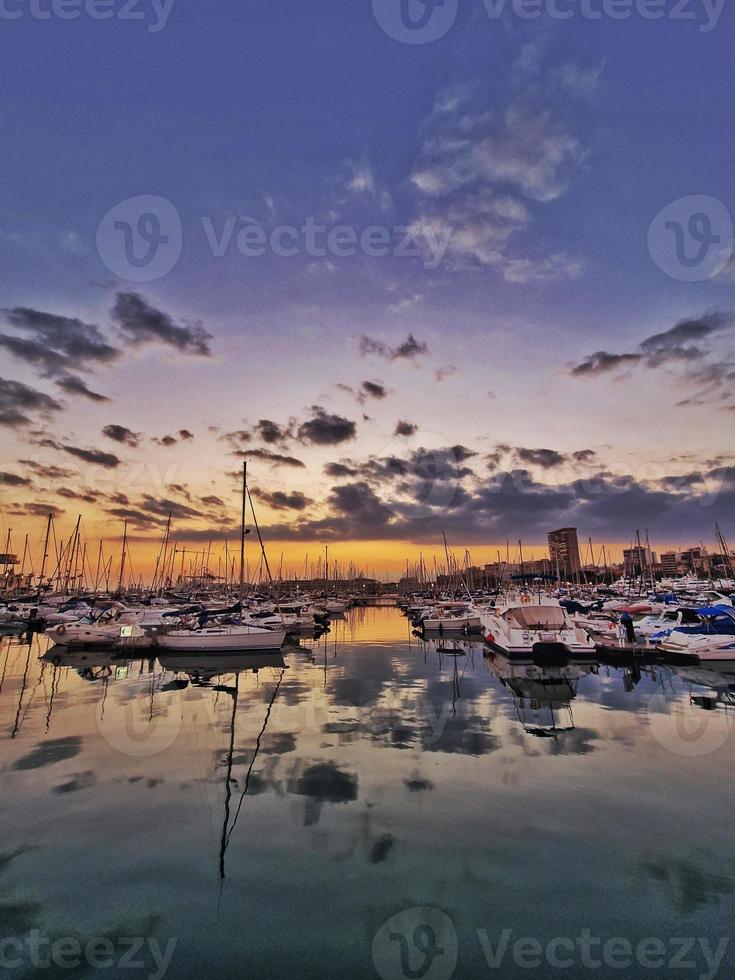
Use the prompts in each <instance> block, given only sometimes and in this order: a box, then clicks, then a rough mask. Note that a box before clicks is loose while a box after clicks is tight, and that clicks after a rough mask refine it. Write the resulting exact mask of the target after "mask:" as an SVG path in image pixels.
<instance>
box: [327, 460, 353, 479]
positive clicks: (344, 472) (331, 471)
mask: <svg viewBox="0 0 735 980" xmlns="http://www.w3.org/2000/svg"><path fill="white" fill-rule="evenodd" d="M324 472H325V473H326V474H327V476H333V477H335V478H336V479H338V480H339V479H342V478H344V477H350V476H357V474H358V473H359V470H358V469H357V468H356V467H354V466H351V465H350V464H349V463H327V464H326V465H325V467H324Z"/></svg>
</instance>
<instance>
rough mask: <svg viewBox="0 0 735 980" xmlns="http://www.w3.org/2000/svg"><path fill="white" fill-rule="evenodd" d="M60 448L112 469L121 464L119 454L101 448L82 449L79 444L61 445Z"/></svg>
mask: <svg viewBox="0 0 735 980" xmlns="http://www.w3.org/2000/svg"><path fill="white" fill-rule="evenodd" d="M58 448H59V449H61V450H62V451H63V452H65V453H68V454H69V455H70V456H75V457H76V458H77V459H81V460H83V461H84V462H85V463H91V464H92V465H93V466H104V467H105V468H106V469H110V470H111V469H114V468H115V467H116V466H119V465H120V460H119V459H118V457H117V456H115V455H114V454H113V453H105V452H103V451H102V450H100V449H80V448H79V446H59V447H58Z"/></svg>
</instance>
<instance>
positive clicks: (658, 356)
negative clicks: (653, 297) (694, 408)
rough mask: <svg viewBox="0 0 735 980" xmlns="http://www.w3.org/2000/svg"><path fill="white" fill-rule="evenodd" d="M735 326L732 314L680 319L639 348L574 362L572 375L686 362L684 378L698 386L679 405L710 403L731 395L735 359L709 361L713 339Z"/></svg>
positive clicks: (606, 352)
mask: <svg viewBox="0 0 735 980" xmlns="http://www.w3.org/2000/svg"><path fill="white" fill-rule="evenodd" d="M734 325H735V316H733V314H732V313H729V312H728V313H724V312H718V311H715V312H710V313H705V314H703V315H702V316H701V317H697V318H694V319H686V320H680V321H679V322H678V323H677V324H675V326H673V327H671V328H670V329H669V330H664V331H662V332H661V333H656V334H653V335H652V336H650V337H647V338H646V339H645V340H643V341H641V343H640V344H639V345H638V347H637V349H635V350H633V351H629V352H623V353H620V354H614V353H609V352H608V351H604V350H601V351H596V352H595V353H594V354H590V355H589V356H588V357H586V358H585V359H584V360H583V361H581V362H580V363H579V364H576V365H574V366H573V367H572V368H571V370H570V374H571V375H572V377H577V378H580V377H581V378H584V377H598V376H600V375H604V374H610V373H613V372H615V371H618V370H619V369H620V368H622V367H626V366H633V365H641V366H642V367H645V368H649V369H656V368H660V367H668V366H676V365H682V366H683V368H684V370H683V371H682V372H681V376H680V381H681V382H683V383H684V384H686V385H688V386H689V387H690V388H692V389H694V394H693V395H692V396H687V397H686V398H683V399H682V400H680V401H679V402H678V405H679V406H686V405H697V404H699V405H701V404H706V403H707V401H708V400H709V399H710V398H711V397H712V396H718V395H724V396H726V397H728V396H729V394H730V387H731V384H732V381H733V380H735V362H732V361H728V360H727V359H726V358H723V357H722V356H720V357H719V358H718V360H717V362H714V363H712V362H709V363H708V362H707V360H706V359H707V357H708V356H710V354H711V353H712V350H711V347H710V345H709V342H710V341H712V340H713V339H715V340H716V339H717V337H718V336H719V335H721V334H723V333H724V332H725V331H727V330H730V329H731V328H732V327H733V326H734Z"/></svg>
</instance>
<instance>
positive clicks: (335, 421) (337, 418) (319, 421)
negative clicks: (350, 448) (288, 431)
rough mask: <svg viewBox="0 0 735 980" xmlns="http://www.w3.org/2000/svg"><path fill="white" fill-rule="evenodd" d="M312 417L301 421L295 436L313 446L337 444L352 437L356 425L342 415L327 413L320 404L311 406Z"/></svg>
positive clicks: (355, 431)
mask: <svg viewBox="0 0 735 980" xmlns="http://www.w3.org/2000/svg"><path fill="white" fill-rule="evenodd" d="M311 410H312V412H313V418H311V419H308V420H307V421H306V422H302V423H301V425H300V426H299V427H298V430H297V436H298V438H299V439H300V440H301V441H302V442H306V443H310V444H311V445H313V446H337V445H339V443H341V442H348V441H349V440H350V439H354V438H355V435H356V434H357V426H356V425H355V423H354V422H353V421H351V420H350V419H347V418H345V417H344V416H342V415H329V414H328V413H327V412H325V411H324V409H323V408H322V407H321V406H320V405H313V406H312V409H311Z"/></svg>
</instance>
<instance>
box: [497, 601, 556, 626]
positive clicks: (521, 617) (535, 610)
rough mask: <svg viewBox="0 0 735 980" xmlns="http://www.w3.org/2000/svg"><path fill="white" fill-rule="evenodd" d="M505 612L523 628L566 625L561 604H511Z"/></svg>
mask: <svg viewBox="0 0 735 980" xmlns="http://www.w3.org/2000/svg"><path fill="white" fill-rule="evenodd" d="M507 613H508V615H510V616H512V617H513V619H514V620H515V621H516V623H518V625H519V626H520V627H522V628H523V629H534V628H536V629H537V628H538V627H543V628H544V629H562V628H563V627H564V626H566V616H565V615H564V610H563V609H562V608H561V606H533V605H528V606H513V608H512V609H508V610H507Z"/></svg>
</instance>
